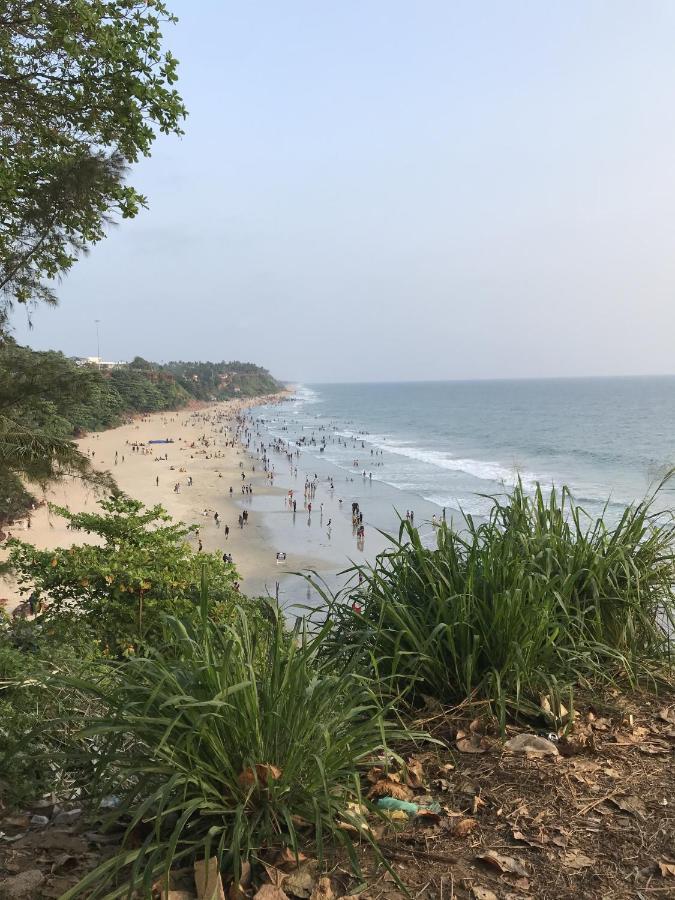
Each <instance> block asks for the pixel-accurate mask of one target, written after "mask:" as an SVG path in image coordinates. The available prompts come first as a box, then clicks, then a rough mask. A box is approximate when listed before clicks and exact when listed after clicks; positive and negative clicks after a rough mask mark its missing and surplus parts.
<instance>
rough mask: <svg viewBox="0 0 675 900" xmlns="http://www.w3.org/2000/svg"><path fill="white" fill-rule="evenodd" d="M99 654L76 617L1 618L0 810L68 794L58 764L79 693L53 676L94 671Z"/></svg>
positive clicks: (65, 778)
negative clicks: (42, 619) (47, 619)
mask: <svg viewBox="0 0 675 900" xmlns="http://www.w3.org/2000/svg"><path fill="white" fill-rule="evenodd" d="M98 655H99V650H98V644H97V642H95V641H93V640H92V639H91V636H90V635H89V634H88V632H87V630H86V629H85V628H83V627H82V626H81V623H78V622H77V621H75V622H69V623H67V625H65V624H64V627H59V626H58V624H57V623H49V624H48V625H45V624H44V623H39V622H29V621H23V620H19V621H16V622H10V621H9V620H8V619H4V620H0V773H1V775H0V808H2V807H10V808H14V807H21V806H24V805H25V804H26V803H27V802H29V801H33V800H35V799H37V798H39V797H40V796H42V794H44V793H46V792H50V791H57V792H62V791H65V792H66V793H67V791H68V788H69V786H70V778H69V774H68V773H66V772H65V771H64V769H63V768H62V767H61V766H60V765H59V764H58V762H59V757H60V755H61V754H62V752H63V749H64V746H65V744H66V741H67V735H68V733H69V732H70V733H72V731H73V730H74V729H75V727H76V726H75V724H74V720H76V719H77V717H78V715H82V711H81V709H80V708H79V699H80V697H79V695H78V694H77V692H75V691H73V690H71V689H66V688H64V687H63V686H60V685H58V684H57V683H56V682H54V681H53V679H54V676H55V675H57V674H58V675H59V676H60V677H63V676H64V675H69V676H74V675H78V676H80V677H82V676H84V675H86V674H87V673H90V672H91V667H92V665H93V661H94V660H95V659H96V657H97V656H98ZM52 723H54V724H55V723H58V725H56V724H55V727H53V728H52V727H50V724H52ZM78 727H81V725H80V726H78Z"/></svg>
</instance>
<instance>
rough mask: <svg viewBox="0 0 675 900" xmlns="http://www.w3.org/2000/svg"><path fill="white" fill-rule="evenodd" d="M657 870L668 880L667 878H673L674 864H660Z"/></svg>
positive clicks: (674, 875) (674, 874) (674, 872)
mask: <svg viewBox="0 0 675 900" xmlns="http://www.w3.org/2000/svg"><path fill="white" fill-rule="evenodd" d="M659 870H660V872H661V874H662V875H663V877H664V878H668V877H669V876H670V877H673V878H675V863H672V862H660V863H659Z"/></svg>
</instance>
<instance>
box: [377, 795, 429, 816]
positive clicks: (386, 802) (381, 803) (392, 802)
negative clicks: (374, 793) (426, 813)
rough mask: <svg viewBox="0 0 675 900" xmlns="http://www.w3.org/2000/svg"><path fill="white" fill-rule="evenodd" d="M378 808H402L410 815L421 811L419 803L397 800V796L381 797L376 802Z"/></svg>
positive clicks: (402, 810)
mask: <svg viewBox="0 0 675 900" xmlns="http://www.w3.org/2000/svg"><path fill="white" fill-rule="evenodd" d="M375 805H376V806H377V808H378V809H386V810H401V812H404V813H407V814H408V815H409V816H416V815H417V814H418V812H419V811H420V808H419V806H418V805H417V803H409V802H408V801H407V800H397V799H396V797H380V799H379V800H378V801H377V803H376V804H375Z"/></svg>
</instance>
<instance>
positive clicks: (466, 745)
mask: <svg viewBox="0 0 675 900" xmlns="http://www.w3.org/2000/svg"><path fill="white" fill-rule="evenodd" d="M455 746H456V747H457V749H458V750H459V752H460V753H487V751H488V750H489V749H490V746H489V744H488V743H487V741H486V740H485V739H484V738H483V737H481V736H480V735H479V734H473V733H472V734H467V733H466V732H465V731H458V732H457V740H456V741H455Z"/></svg>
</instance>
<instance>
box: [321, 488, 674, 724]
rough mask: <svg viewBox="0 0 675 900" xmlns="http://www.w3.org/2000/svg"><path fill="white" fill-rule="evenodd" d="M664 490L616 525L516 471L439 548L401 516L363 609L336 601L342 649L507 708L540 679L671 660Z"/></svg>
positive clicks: (533, 690)
mask: <svg viewBox="0 0 675 900" xmlns="http://www.w3.org/2000/svg"><path fill="white" fill-rule="evenodd" d="M657 493H658V491H657ZM654 497H655V495H652V496H650V497H649V498H647V499H646V500H645V501H644V502H642V503H638V504H636V505H634V506H630V507H628V508H626V510H625V511H624V513H623V515H622V516H621V518H620V520H619V521H618V522H617V523H616V524H614V525H608V523H607V521H606V516H601V517H598V518H595V519H593V518H590V517H589V516H587V515H586V514H585V513H584V511H583V510H582V509H581V508H580V507H579V506H578V505H577V504H575V502H574V499H573V497H572V496H571V494H570V492H569V490H567V489H566V488H563V489H562V491H561V492H557V491H556V490H552V491H551V492H550V494H548V495H547V496H545V495H544V492H543V491H542V489H541V487H537V489H536V491H535V493H534V495H533V496H532V495H529V494H528V493H527V492H526V491H525V490H524V488H523V486H522V484H520V483H519V484H517V485H516V487H515V489H514V490H513V492H512V493H511V495H509V496H507V497H506V499H499V498H492V500H493V506H492V509H491V512H490V515H489V517H488V519H487V521H482V522H476V521H475V520H474V519H473V518H472V517H470V516H467V518H466V527H465V528H463V529H462V530H461V531H459V530H454V529H453V528H451V527H449V526H447V525H445V524H443V525H441V527H440V528H439V529H438V534H437V544H436V547H434V548H431V549H430V548H427V547H425V546H423V544H422V541H421V540H420V536H419V533H418V532H417V531H416V530H415V529H414V528H412V527H411V526H410V525H409V524H408V523H407V522H404V523H402V524H401V529H400V533H399V535H398V538H393V537H392V538H390V539H391V542H392V546H391V548H390V549H389V550H387V551H386V552H385V553H383V554H382V555H381V556H380V557H378V559H377V561H376V563H375V564H374V565H373V566H372V567H369V566H366V567H359V568H358V571H359V572H360V574H361V578H362V583H361V585H360V587H359V589H358V591H357V592H356V595H357V597H358V598H359V603H360V605H361V606H362V609H361V611H360V612H354V611H352V609H351V606H350V605H349V604H346V603H344V595H342V596H340V597H338V598H333V600H332V601H330V602H329V616H330V617H331V618H332V619H333V620H334V621H336V623H337V628H336V629H335V631H334V632H333V638H334V640H335V643H334V645H333V650H334V651H335V652H339V653H342V654H347V655H349V654H351V653H359V652H360V653H362V654H366V655H367V656H368V657H369V659H370V661H371V664H372V666H373V667H374V668H375V669H376V670H377V673H378V676H379V677H380V678H381V679H382V681H383V683H384V684H386V685H387V686H388V687H389V689H391V690H392V691H397V692H398V691H402V690H407V691H408V694H409V696H411V697H412V698H413V699H415V698H417V699H419V698H420V697H421V696H422V695H431V696H432V697H434V698H436V699H438V700H440V701H443V702H450V703H454V702H458V701H462V700H464V699H466V698H476V699H487V700H490V701H493V702H495V703H496V704H498V705H499V707H500V708H501V712H502V716H504V715H505V711H506V709H507V707H509V706H511V705H521V706H522V705H523V704H526V703H527V702H528V701H532V700H534V701H536V699H537V695H538V693H539V692H546V693H553V694H554V695H557V694H559V692H560V691H562V690H565V691H567V690H569V689H570V688H571V686H572V685H574V684H578V683H579V682H581V683H583V682H589V681H596V680H599V679H602V680H604V679H611V678H614V677H617V676H619V675H621V676H627V677H628V678H630V679H632V680H634V679H636V678H639V677H640V676H641V675H643V674H654V673H655V672H656V671H657V670H663V669H667V668H668V667H669V666H671V665H672V662H673V657H672V649H673V648H672V645H671V639H672V638H673V636H674V635H675V604H674V598H673V582H674V581H675V565H674V560H675V557H674V542H673V538H674V535H675V526H674V525H673V520H672V516H671V515H670V514H668V515H666V514H664V513H659V514H657V513H656V512H655V511H654ZM605 512H606V509H605ZM354 593H355V592H353V591H352V593H351V597H352V598H353V597H354Z"/></svg>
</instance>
